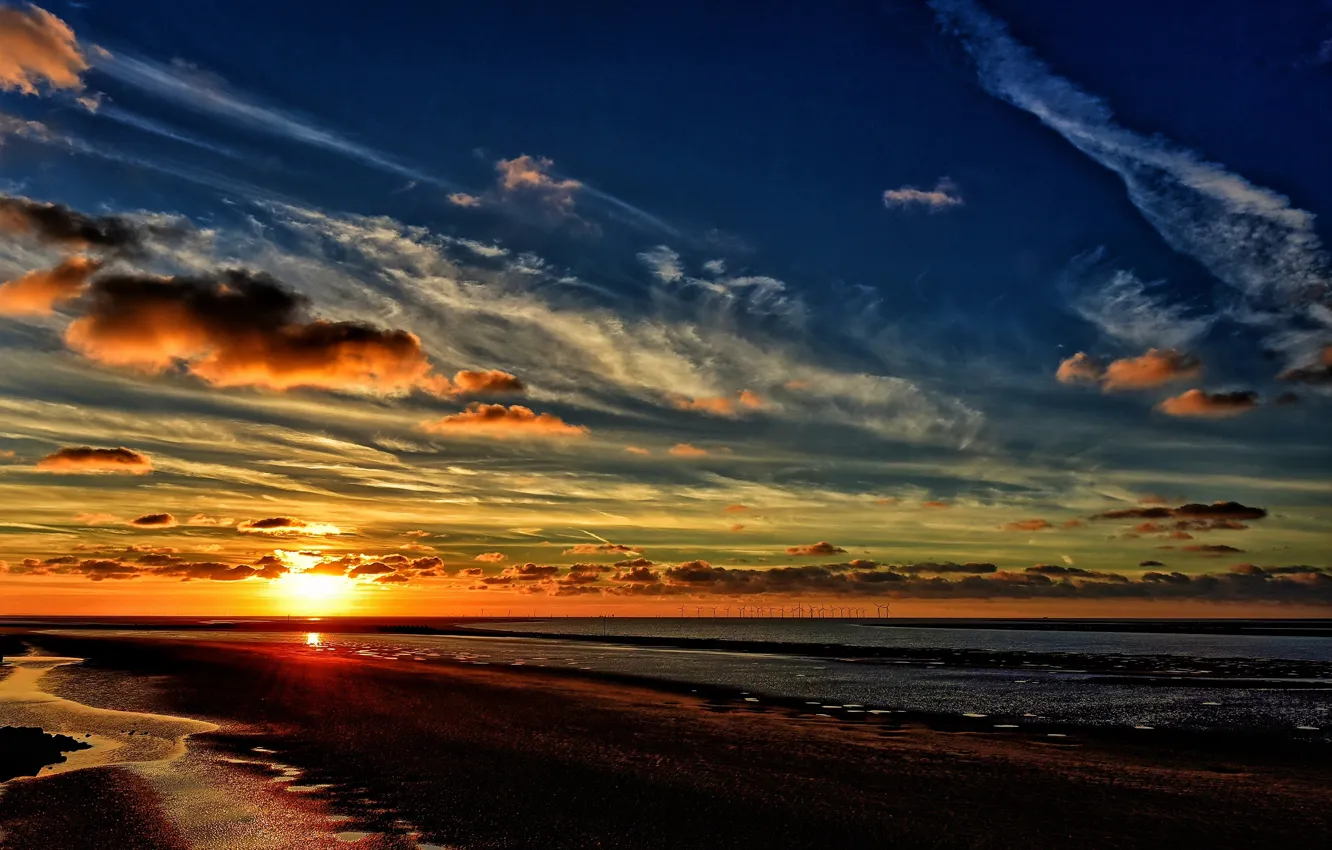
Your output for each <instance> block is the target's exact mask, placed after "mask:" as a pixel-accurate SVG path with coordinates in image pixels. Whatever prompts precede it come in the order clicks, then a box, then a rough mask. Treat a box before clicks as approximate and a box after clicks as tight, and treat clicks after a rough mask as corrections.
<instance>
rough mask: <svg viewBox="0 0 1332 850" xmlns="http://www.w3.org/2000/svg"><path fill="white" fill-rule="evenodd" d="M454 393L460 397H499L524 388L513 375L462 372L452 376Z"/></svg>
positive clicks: (490, 371)
mask: <svg viewBox="0 0 1332 850" xmlns="http://www.w3.org/2000/svg"><path fill="white" fill-rule="evenodd" d="M453 386H454V392H455V393H458V394H461V395H500V394H504V393H520V392H522V391H523V390H524V389H525V387H524V386H523V382H522V381H520V380H518V377H517V376H515V375H510V374H509V373H508V372H501V371H500V370H498V369H487V370H485V371H483V372H473V371H470V370H466V369H465V370H463V371H461V372H458V373H456V374H455V375H454V376H453Z"/></svg>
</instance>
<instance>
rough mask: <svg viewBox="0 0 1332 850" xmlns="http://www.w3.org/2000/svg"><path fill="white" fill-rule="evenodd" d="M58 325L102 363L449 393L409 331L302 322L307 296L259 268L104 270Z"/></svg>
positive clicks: (268, 383)
mask: <svg viewBox="0 0 1332 850" xmlns="http://www.w3.org/2000/svg"><path fill="white" fill-rule="evenodd" d="M89 294H90V296H91V303H90V305H89V308H88V310H87V312H86V313H85V314H84V315H83V316H81V317H80V318H78V319H76V320H75V321H74V322H73V323H72V324H70V326H69V328H68V329H67V330H66V332H65V341H66V343H68V344H69V346H70V347H71V348H73V349H74V350H75V351H78V352H79V353H81V354H83V355H84V356H85V357H88V358H90V359H92V360H96V361H97V362H99V363H103V364H106V365H109V366H125V367H131V368H136V369H141V370H143V371H146V372H162V371H166V370H167V369H170V368H173V367H175V366H176V365H177V364H179V363H184V364H185V366H186V368H187V369H188V371H189V372H190V373H191V374H193V375H195V376H197V377H199V378H202V379H203V380H204V381H207V382H208V383H210V384H213V385H215V386H219V387H260V388H264V389H272V390H289V389H293V388H296V387H310V388H315V389H325V390H343V391H371V392H378V393H384V394H388V393H403V392H408V391H410V390H414V389H421V390H425V391H427V392H432V393H435V394H448V393H449V392H451V389H452V388H451V385H450V384H449V382H448V381H447V380H446V379H444V378H442V377H440V376H437V375H435V374H434V373H433V370H432V368H431V365H430V362H429V361H428V360H427V359H426V356H425V353H424V352H423V351H422V349H421V340H420V339H419V338H417V337H416V335H415V334H411V333H408V332H407V331H401V330H384V329H380V328H375V327H372V326H369V325H363V324H358V323H355V322H329V321H324V320H314V321H305V320H304V319H303V316H302V314H303V313H304V310H305V307H306V300H305V299H304V298H303V297H301V296H299V295H296V294H295V293H292V292H290V291H288V290H286V289H285V288H283V287H282V286H281V285H280V284H279V283H278V282H277V281H275V280H274V279H272V278H271V277H269V276H267V275H265V274H255V273H251V272H246V271H238V270H230V271H225V272H222V273H220V274H218V275H216V276H214V277H210V278H153V277H137V276H115V277H103V278H100V279H98V280H96V281H94V282H93V285H92V287H91V289H90V290H89Z"/></svg>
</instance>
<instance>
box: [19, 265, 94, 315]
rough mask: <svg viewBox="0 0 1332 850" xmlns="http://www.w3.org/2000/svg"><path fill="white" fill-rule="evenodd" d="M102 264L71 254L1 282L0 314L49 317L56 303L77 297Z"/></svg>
mask: <svg viewBox="0 0 1332 850" xmlns="http://www.w3.org/2000/svg"><path fill="white" fill-rule="evenodd" d="M101 267H102V264H101V263H100V262H98V261H97V260H92V259H89V258H88V257H70V258H69V259H67V260H65V261H64V262H62V263H61V264H60V265H58V266H56V267H55V268H53V269H40V270H37V271H31V272H28V273H27V274H25V275H24V276H23V277H20V278H16V279H14V280H11V281H7V282H5V283H0V316H49V315H51V313H52V312H53V311H54V309H55V305H56V304H59V303H61V302H63V301H69V300H70V299H72V298H77V297H78V296H79V295H80V294H81V293H82V292H83V290H84V288H85V287H86V286H87V285H88V278H90V277H92V276H93V275H94V274H96V273H97V270H98V269H100V268H101Z"/></svg>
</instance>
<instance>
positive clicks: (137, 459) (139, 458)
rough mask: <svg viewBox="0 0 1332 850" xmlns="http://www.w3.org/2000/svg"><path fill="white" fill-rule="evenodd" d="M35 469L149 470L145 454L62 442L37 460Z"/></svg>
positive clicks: (134, 472)
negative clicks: (68, 444) (69, 444)
mask: <svg viewBox="0 0 1332 850" xmlns="http://www.w3.org/2000/svg"><path fill="white" fill-rule="evenodd" d="M36 468H37V469H40V470H42V471H43V472H55V473H67V474H68V473H99V472H120V473H126V474H129V475H147V474H148V473H150V472H152V471H153V461H152V458H150V457H149V456H148V455H146V454H143V453H142V452H136V451H134V450H133V449H127V448H125V447H124V446H121V447H120V448H116V449H99V448H94V447H92V446H66V447H64V448H62V449H60V450H58V451H56V452H54V453H52V454H49V455H47V456H46V457H44V458H42V459H41V460H39V461H37V467H36Z"/></svg>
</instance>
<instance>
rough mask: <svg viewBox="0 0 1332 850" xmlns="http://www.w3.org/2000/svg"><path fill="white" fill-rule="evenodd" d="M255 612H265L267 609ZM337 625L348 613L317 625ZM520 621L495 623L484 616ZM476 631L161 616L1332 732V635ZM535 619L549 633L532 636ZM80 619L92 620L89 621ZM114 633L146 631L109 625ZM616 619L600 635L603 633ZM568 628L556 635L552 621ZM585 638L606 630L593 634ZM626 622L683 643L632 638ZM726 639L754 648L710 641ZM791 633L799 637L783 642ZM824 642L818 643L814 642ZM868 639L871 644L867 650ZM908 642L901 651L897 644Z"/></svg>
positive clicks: (958, 699)
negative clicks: (369, 629) (341, 629)
mask: <svg viewBox="0 0 1332 850" xmlns="http://www.w3.org/2000/svg"><path fill="white" fill-rule="evenodd" d="M254 627H258V628H262V625H261V624H254ZM316 627H317V628H320V629H336V628H337V624H336V623H331V622H330V623H320V624H313V623H312V624H310V628H316ZM486 628H489V629H502V630H503V631H504V632H506V633H508V634H504V635H498V634H497V635H487V634H485V633H484V631H482V630H483V629H486ZM476 630H477V634H476V635H475V636H472V635H412V634H374V633H364V632H358V633H338V632H337V631H320V632H313V631H311V632H292V631H273V632H267V631H258V630H256V631H231V630H225V631H223V630H219V631H212V630H182V631H171V630H166V631H164V630H155V631H153V632H151V633H150V634H151V636H153V637H161V638H172V639H199V640H214V641H216V640H221V641H275V642H284V643H300V644H305V645H306V646H308V647H310V648H311V649H312V650H317V651H320V652H335V653H340V654H344V655H347V656H350V657H352V658H361V659H372V658H378V659H384V658H388V659H394V660H397V661H401V662H404V663H432V664H480V665H517V666H524V665H526V666H534V667H555V668H566V669H569V668H571V669H578V670H585V671H593V672H598V673H607V674H629V675H634V676H643V677H648V678H655V679H660V680H665V681H670V682H674V683H684V684H685V685H689V684H694V685H699V686H707V687H710V688H724V689H730V690H733V691H734V692H735V693H736V694H737V695H741V696H743V698H745V699H747V700H749V701H750V702H759V703H761V702H762V700H764V699H765V698H783V699H786V700H791V699H797V700H801V701H803V702H805V703H807V704H809V705H811V706H812V708H811V711H816V712H818V713H829V714H831V715H833V716H835V715H837V714H838V713H839V712H856V713H860V712H875V713H889V712H911V713H928V714H934V715H948V716H953V717H957V718H967V720H966V721H965V722H969V723H974V724H975V725H976V727H977V730H978V731H982V730H986V729H991V728H993V727H996V726H997V727H999V728H1002V729H1013V728H1019V729H1020V728H1021V727H1022V726H1023V724H1031V725H1036V724H1050V723H1056V724H1069V725H1074V726H1097V727H1121V728H1124V729H1133V730H1138V731H1140V732H1141V733H1142V734H1143V735H1150V734H1151V733H1152V731H1153V730H1167V729H1175V730H1191V731H1199V730H1213V731H1221V730H1227V731H1245V732H1255V731H1257V732H1263V733H1267V734H1272V733H1275V734H1278V735H1282V736H1290V737H1294V738H1307V739H1310V740H1314V741H1320V742H1323V743H1332V637H1325V636H1290V635H1267V634H1176V633H1116V632H1097V631H1088V630H1078V631H1051V630H1023V629H1015V628H1011V627H1004V628H978V627H975V626H974V625H973V626H972V627H967V628H948V627H929V628H895V627H892V626H885V625H884V624H882V621H879V622H860V623H858V622H854V621H826V620H812V621H792V620H785V621H782V620H776V621H773V620H739V619H730V620H727V619H718V620H711V619H710V618H702V619H697V620H696V619H693V618H689V619H679V620H676V619H643V620H636V619H628V618H607V619H605V620H603V619H601V618H593V619H581V620H580V619H551V620H532V621H526V622H503V623H489V624H484V625H482V624H478V625H477V627H476ZM523 632H530V633H533V634H542V635H546V636H543V637H536V636H533V637H524V636H521V633H523ZM78 633H80V634H85V635H88V634H91V633H90V632H89V631H87V630H80V631H79V632H78ZM101 633H103V634H108V635H127V634H138V635H142V634H144V633H142V632H137V631H134V630H128V629H126V630H120V629H115V630H104V631H102V632H101ZM603 633H604V638H603ZM555 634H560V635H567V636H568V637H551V636H550V635H555ZM588 638H595V639H593V640H589V639H588ZM617 638H619V639H621V640H625V641H632V640H650V639H659V640H665V641H667V642H668V643H670V642H676V644H677V645H650V646H648V645H632V644H627V643H617V642H616V639H617ZM700 640H704V641H708V640H710V641H717V640H721V641H726V642H728V645H730V644H735V645H737V646H738V645H741V644H743V645H744V649H743V651H739V650H733V649H717V648H701V647H698V646H695V645H691V641H700ZM783 644H785V645H787V646H785V647H784V646H783ZM814 645H817V648H818V649H819V650H820V651H819V652H818V653H813V652H812V651H811V650H812V649H813V647H814ZM867 648H874V652H873V653H869V652H868V651H867ZM899 651H900V653H901V657H897V656H895V655H894V653H895V652H899Z"/></svg>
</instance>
